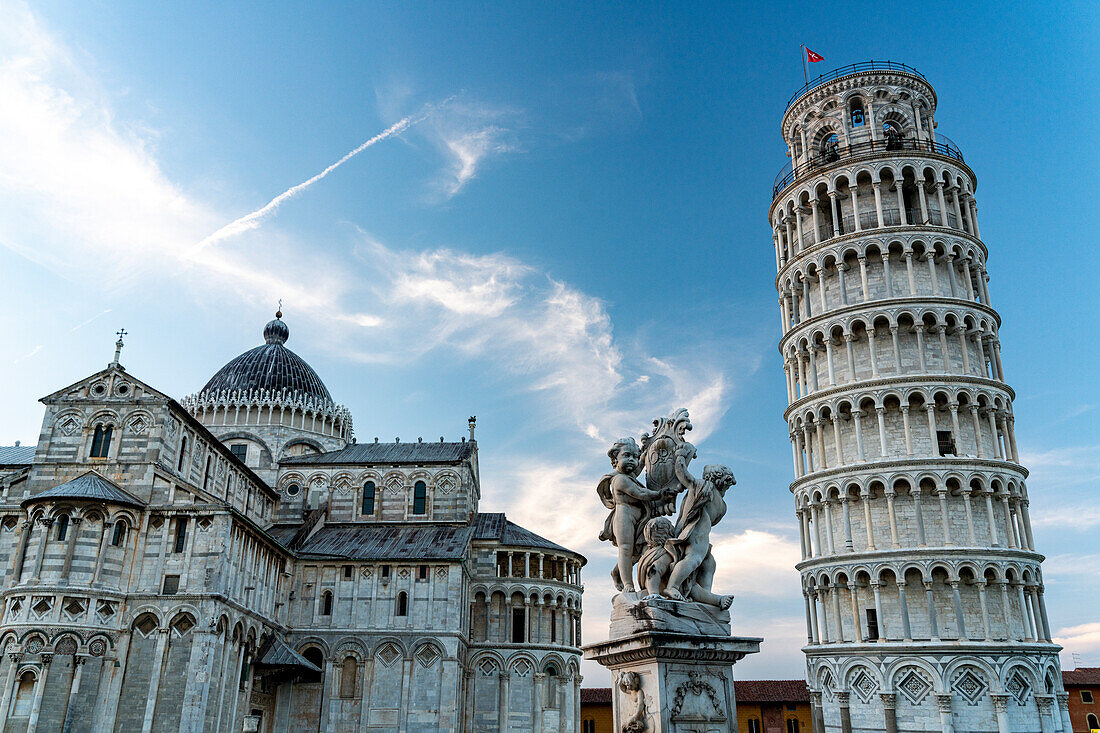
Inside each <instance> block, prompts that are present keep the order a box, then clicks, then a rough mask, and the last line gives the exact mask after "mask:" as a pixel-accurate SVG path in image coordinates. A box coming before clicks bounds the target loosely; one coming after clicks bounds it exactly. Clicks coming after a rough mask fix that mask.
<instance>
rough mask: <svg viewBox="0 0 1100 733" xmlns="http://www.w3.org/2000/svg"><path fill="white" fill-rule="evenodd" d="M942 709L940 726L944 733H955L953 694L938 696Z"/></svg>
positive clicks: (938, 702) (937, 699) (937, 700)
mask: <svg viewBox="0 0 1100 733" xmlns="http://www.w3.org/2000/svg"><path fill="white" fill-rule="evenodd" d="M936 703H937V704H938V705H939V708H940V726H941V729H942V730H943V733H955V724H954V723H953V722H952V720H951V693H947V694H944V695H941V694H937V695H936Z"/></svg>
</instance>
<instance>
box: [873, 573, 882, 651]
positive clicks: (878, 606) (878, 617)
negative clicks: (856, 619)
mask: <svg viewBox="0 0 1100 733" xmlns="http://www.w3.org/2000/svg"><path fill="white" fill-rule="evenodd" d="M880 587H881V584H880V583H879V582H878V581H877V580H875V581H872V582H871V590H872V592H873V593H874V594H875V621H876V622H877V623H878V640H879V643H884V642H885V641H886V615H885V614H883V612H882V593H881V592H879V588H880Z"/></svg>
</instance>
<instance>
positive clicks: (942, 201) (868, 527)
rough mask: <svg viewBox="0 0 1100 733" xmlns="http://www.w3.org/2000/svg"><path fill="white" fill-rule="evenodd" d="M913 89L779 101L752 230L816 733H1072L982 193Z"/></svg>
mask: <svg viewBox="0 0 1100 733" xmlns="http://www.w3.org/2000/svg"><path fill="white" fill-rule="evenodd" d="M936 103H937V99H936V93H935V90H934V89H933V88H932V86H931V84H929V82H928V81H927V80H926V79H925V78H924V76H923V75H922V74H920V73H919V72H918V71H916V70H915V69H912V68H910V67H908V66H904V65H902V64H895V63H889V62H868V63H862V64H855V65H852V66H848V67H844V68H842V69H838V70H837V71H835V72H833V73H831V74H828V75H825V76H823V77H819V78H818V79H816V80H814V81H812V82H810V83H809V84H807V85H806V86H805V87H804V88H803V89H801V90H800V91H799V92H798V93H796V94H795V96H794V97H792V99H791V101H790V103H789V104H788V107H787V110H786V112H785V113H784V115H783V120H782V126H781V131H782V135H783V139H784V142H785V143H786V144H787V146H788V149H789V155H790V158H791V162H790V164H789V165H788V166H787V168H785V169H784V170H783V171H781V172H780V174H779V176H778V177H777V179H776V182H775V187H774V190H773V201H772V205H771V210H770V212H769V218H770V223H771V226H772V234H773V242H774V245H775V258H776V268H777V271H778V275H777V277H776V281H775V282H776V288H777V290H778V292H779V309H780V314H781V318H782V332H783V335H782V338H781V339H780V342H779V350H780V353H781V354H782V356H783V368H784V371H785V373H786V379H787V397H788V402H789V406H788V408H787V410H786V411H785V417H786V420H787V423H788V426H789V432H790V440H791V449H792V454H793V459H794V473H795V480H794V482H793V483H792V484H791V492H792V493H793V494H794V499H795V513H796V516H797V518H798V522H799V531H800V536H801V549H802V560H801V562H800V563H799V564H798V569H799V571H800V573H801V578H802V590H803V595H804V598H805V610H806V635H807V644H806V646H805V648H804V651H805V653H806V660H807V681H808V683H809V686H810V690H811V699H812V701H813V709H814V729H815V733H824V731H825V730H826V729H834V730H838V731H840V733H851V731H852V730H853V729H859V730H868V731H869V730H882V731H887V732H888V733H896V732H897V731H898V730H899V729H902V730H906V731H950V732H952V733H953V731H955V730H956V729H957V730H960V731H963V730H965V731H992V730H997V731H999V733H1008V732H1009V731H1021V730H1027V731H1039V730H1042V731H1044V733H1053V731H1065V733H1069V731H1070V725H1069V717H1068V710H1067V707H1066V701H1067V699H1068V698H1067V696H1066V693H1065V690H1064V688H1063V687H1062V676H1061V671H1060V668H1059V663H1058V656H1057V653H1058V651H1059V650H1060V647H1058V646H1057V645H1055V644H1054V643H1053V642H1052V641H1051V628H1050V622H1049V620H1048V617H1047V611H1046V603H1045V600H1044V595H1043V576H1042V569H1041V562H1042V560H1043V557H1042V555H1040V554H1039V553H1038V552H1037V551H1036V548H1035V542H1034V538H1033V535H1032V530H1031V522H1030V519H1029V513H1028V503H1029V502H1028V487H1027V476H1028V472H1027V469H1026V468H1024V467H1023V466H1022V465H1020V459H1019V452H1018V450H1017V446H1016V437H1015V431H1014V418H1013V409H1012V401H1013V399H1014V398H1015V393H1014V392H1013V390H1012V388H1011V387H1010V386H1009V385H1008V384H1007V382H1006V379H1005V370H1004V367H1003V365H1002V360H1001V345H1000V336H999V331H1000V326H1001V319H1000V316H999V315H998V313H997V311H996V310H994V308H993V305H992V303H991V299H990V291H989V287H988V284H987V281H988V275H987V272H986V259H987V255H988V251H987V249H986V245H985V244H984V242H983V241H982V239H981V235H980V230H979V227H978V216H977V204H976V202H975V198H974V194H975V191H976V190H977V177H976V176H975V174H974V172H973V171H972V170H971V169H970V167H969V166H968V165H967V164H966V162H965V161H964V159H963V155H962V153H961V152H960V151H959V149H958V147H956V146H955V145H954V144H953V143H952V142H950V141H949V140H948V139H947V138H946V137H944V136H943V135H941V134H939V133H937V132H936V120H935V112H936Z"/></svg>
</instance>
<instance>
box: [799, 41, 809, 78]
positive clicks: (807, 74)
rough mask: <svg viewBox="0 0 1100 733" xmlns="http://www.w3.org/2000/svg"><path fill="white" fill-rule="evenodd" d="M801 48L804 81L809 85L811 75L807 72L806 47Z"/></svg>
mask: <svg viewBox="0 0 1100 733" xmlns="http://www.w3.org/2000/svg"><path fill="white" fill-rule="evenodd" d="M799 48H801V49H802V79H803V80H804V81H805V82H806V83H807V84H809V83H810V73H809V72H808V71H806V47H805V46H800V47H799Z"/></svg>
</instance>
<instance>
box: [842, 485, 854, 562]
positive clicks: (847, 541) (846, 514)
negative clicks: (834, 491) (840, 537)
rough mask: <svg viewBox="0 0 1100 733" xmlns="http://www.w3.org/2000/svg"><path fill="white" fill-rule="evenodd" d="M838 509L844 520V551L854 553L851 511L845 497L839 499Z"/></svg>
mask: <svg viewBox="0 0 1100 733" xmlns="http://www.w3.org/2000/svg"><path fill="white" fill-rule="evenodd" d="M840 507H841V512H842V514H843V519H844V549H845V550H847V551H848V552H855V543H854V542H852V510H851V508H850V506H849V499H848V497H847V496H842V497H840Z"/></svg>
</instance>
